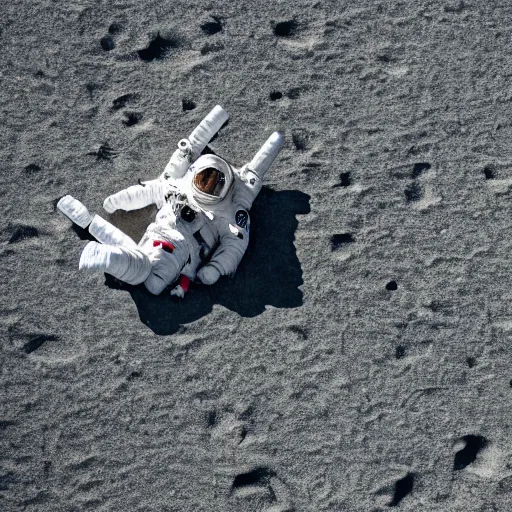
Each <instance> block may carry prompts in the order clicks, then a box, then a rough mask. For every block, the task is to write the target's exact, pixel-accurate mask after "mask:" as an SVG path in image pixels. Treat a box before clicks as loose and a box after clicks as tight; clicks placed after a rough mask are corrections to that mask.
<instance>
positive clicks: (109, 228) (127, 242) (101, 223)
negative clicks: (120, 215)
mask: <svg viewBox="0 0 512 512" xmlns="http://www.w3.org/2000/svg"><path fill="white" fill-rule="evenodd" d="M89 233H91V235H93V236H94V238H96V240H98V241H99V242H101V243H102V244H107V245H114V246H116V247H126V248H128V249H136V248H137V244H136V243H135V242H134V241H133V239H132V238H130V237H129V236H128V235H127V234H126V233H123V232H122V231H121V230H120V229H119V228H116V227H115V226H114V225H112V224H110V222H107V221H106V220H105V219H103V218H102V217H100V216H99V215H95V216H94V217H93V219H92V222H91V224H90V225H89Z"/></svg>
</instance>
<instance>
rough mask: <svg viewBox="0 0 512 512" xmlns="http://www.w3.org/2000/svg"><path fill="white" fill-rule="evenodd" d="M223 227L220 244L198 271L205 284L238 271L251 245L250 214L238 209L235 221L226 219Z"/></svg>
mask: <svg viewBox="0 0 512 512" xmlns="http://www.w3.org/2000/svg"><path fill="white" fill-rule="evenodd" d="M221 229H222V231H221V233H220V244H219V246H218V247H217V249H216V250H215V252H214V253H213V256H212V257H211V259H210V261H209V262H208V263H207V264H206V265H205V266H204V267H203V268H201V269H200V270H199V272H198V273H197V276H198V277H199V279H200V280H201V282H202V283H204V284H213V283H215V282H216V281H217V280H218V279H219V277H220V276H228V275H229V276H232V275H233V274H234V273H235V272H236V269H237V268H238V265H239V263H240V261H241V260H242V257H243V255H244V254H245V251H246V250H247V246H248V245H249V214H248V213H247V211H245V210H238V211H237V213H236V220H235V222H232V223H227V222H226V221H225V224H223V226H222V228H221Z"/></svg>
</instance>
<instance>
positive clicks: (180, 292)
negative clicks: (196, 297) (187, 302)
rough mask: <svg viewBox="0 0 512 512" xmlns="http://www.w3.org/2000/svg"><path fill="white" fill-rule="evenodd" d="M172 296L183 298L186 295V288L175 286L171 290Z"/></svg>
mask: <svg viewBox="0 0 512 512" xmlns="http://www.w3.org/2000/svg"><path fill="white" fill-rule="evenodd" d="M171 296H172V297H178V298H180V299H183V298H184V297H185V290H184V289H183V288H182V287H181V286H180V285H178V286H175V287H174V288H173V289H172V290H171Z"/></svg>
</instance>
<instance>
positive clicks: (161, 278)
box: [139, 231, 189, 295]
mask: <svg viewBox="0 0 512 512" xmlns="http://www.w3.org/2000/svg"><path fill="white" fill-rule="evenodd" d="M139 247H141V248H142V250H143V251H144V252H145V253H146V254H147V255H148V258H149V260H150V262H151V272H150V273H149V275H148V277H147V279H146V281H145V282H144V286H145V287H146V288H147V289H148V290H149V291H150V292H151V293H153V294H155V295H159V294H160V293H162V292H163V291H164V290H165V288H167V287H168V286H170V285H171V284H173V283H174V282H175V281H176V280H177V279H178V277H179V276H180V272H181V269H182V268H183V267H184V266H185V265H186V263H187V260H188V257H189V251H188V245H187V244H186V243H185V240H184V239H183V235H181V233H179V232H178V231H176V232H175V233H174V236H173V237H172V242H171V243H169V242H167V241H165V240H155V239H154V238H153V239H151V238H146V241H145V243H144V244H143V245H142V246H141V245H139Z"/></svg>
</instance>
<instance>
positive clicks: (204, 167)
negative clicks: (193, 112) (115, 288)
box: [57, 105, 284, 298]
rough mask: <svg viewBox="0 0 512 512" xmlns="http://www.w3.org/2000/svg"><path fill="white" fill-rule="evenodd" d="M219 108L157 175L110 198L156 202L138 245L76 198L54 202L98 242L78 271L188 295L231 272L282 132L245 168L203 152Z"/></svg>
mask: <svg viewBox="0 0 512 512" xmlns="http://www.w3.org/2000/svg"><path fill="white" fill-rule="evenodd" d="M227 119H228V114H227V112H226V111H225V110H224V109H222V107H220V106H218V105H217V106H216V107H215V108H214V109H213V110H212V111H211V112H210V113H209V114H208V115H207V116H206V117H205V118H204V119H203V120H202V121H201V123H200V124H199V125H198V126H197V127H196V129H195V130H194V131H193V132H192V134H191V135H190V136H189V138H188V139H182V140H180V141H179V143H178V149H177V150H176V151H175V152H174V154H173V155H172V157H171V159H170V161H169V163H168V164H167V166H166V167H165V170H164V172H163V173H162V174H161V175H160V177H159V178H157V179H155V180H151V181H146V182H141V181H140V180H139V184H138V185H134V186H131V187H128V188H126V189H124V190H121V191H120V192H117V193H116V194H113V195H111V196H109V197H107V198H106V199H105V201H104V203H103V208H104V209H105V210H106V211H107V212H108V213H113V212H115V211H116V210H119V209H121V210H135V209H139V208H144V207H145V206H148V205H150V204H153V203H154V204H155V205H156V206H157V208H158V212H157V215H156V218H155V221H154V222H153V223H152V224H150V225H149V226H148V228H147V230H146V232H145V234H144V236H143V237H142V239H141V241H140V242H139V244H136V243H135V241H134V240H132V239H131V238H130V237H129V236H128V235H127V234H125V233H123V232H122V231H121V230H120V229H118V228H116V227H115V226H113V225H112V224H110V223H109V222H107V221H106V220H105V219H103V218H102V217H100V216H99V215H94V216H91V214H90V213H89V212H88V210H87V208H86V207H85V206H84V205H83V204H82V203H81V202H80V201H78V200H77V199H75V198H73V197H72V196H69V195H68V196H64V197H63V198H62V199H61V200H60V201H59V202H58V204H57V207H58V208H59V210H60V211H61V212H63V213H64V214H65V215H66V216H67V217H69V219H71V220H72V221H73V222H74V223H76V224H78V225H79V226H80V227H82V228H84V229H85V228H88V229H89V232H90V233H91V234H92V235H93V236H94V237H95V238H96V240H98V242H94V241H92V242H89V243H88V244H87V245H86V246H85V248H84V250H83V251H82V254H81V257H80V264H79V268H80V269H88V270H101V271H103V272H106V273H108V274H111V275H113V276H114V277H116V278H117V279H119V280H121V281H124V282H126V283H129V284H133V285H137V284H140V283H144V285H145V286H146V288H147V289H148V290H149V291H150V292H151V293H153V294H155V295H158V294H160V293H162V291H163V290H165V289H166V288H167V287H168V286H170V285H172V284H174V283H176V285H175V287H174V288H173V289H172V291H171V295H173V296H177V297H180V298H183V297H184V296H185V293H186V292H187V290H188V288H189V285H190V282H191V281H196V280H199V281H201V282H202V283H204V284H207V285H210V284H213V283H215V282H216V281H217V280H218V279H219V277H220V276H223V275H229V276H232V275H233V274H234V273H235V271H236V269H237V267H238V265H239V263H240V261H241V259H242V257H243V255H244V253H245V251H246V249H247V245H248V243H249V227H250V219H249V213H248V210H250V208H251V206H252V203H253V201H254V199H255V198H256V196H257V195H258V193H259V191H260V190H261V186H262V180H263V177H264V175H265V173H266V172H267V170H268V169H269V167H270V166H271V164H272V163H273V161H274V160H275V158H276V157H277V155H278V154H279V152H280V151H281V149H282V147H283V145H284V138H283V136H282V135H281V134H280V133H279V132H274V133H273V134H272V135H271V136H270V137H269V138H268V139H267V141H266V142H265V144H264V145H263V146H262V147H261V148H260V150H259V151H258V152H257V153H256V155H255V156H254V158H253V159H252V160H251V161H250V162H249V163H247V164H245V165H244V166H243V167H241V168H240V169H235V168H234V167H232V166H231V165H230V164H229V163H228V162H227V161H226V160H224V159H223V158H220V157H219V156H216V155H211V154H207V155H201V153H202V151H203V150H204V148H205V147H206V146H207V144H208V142H209V141H210V140H211V139H212V138H213V136H214V135H215V134H216V133H217V132H218V131H219V130H220V128H221V126H222V125H223V124H224V123H225V122H226V121H227Z"/></svg>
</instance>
